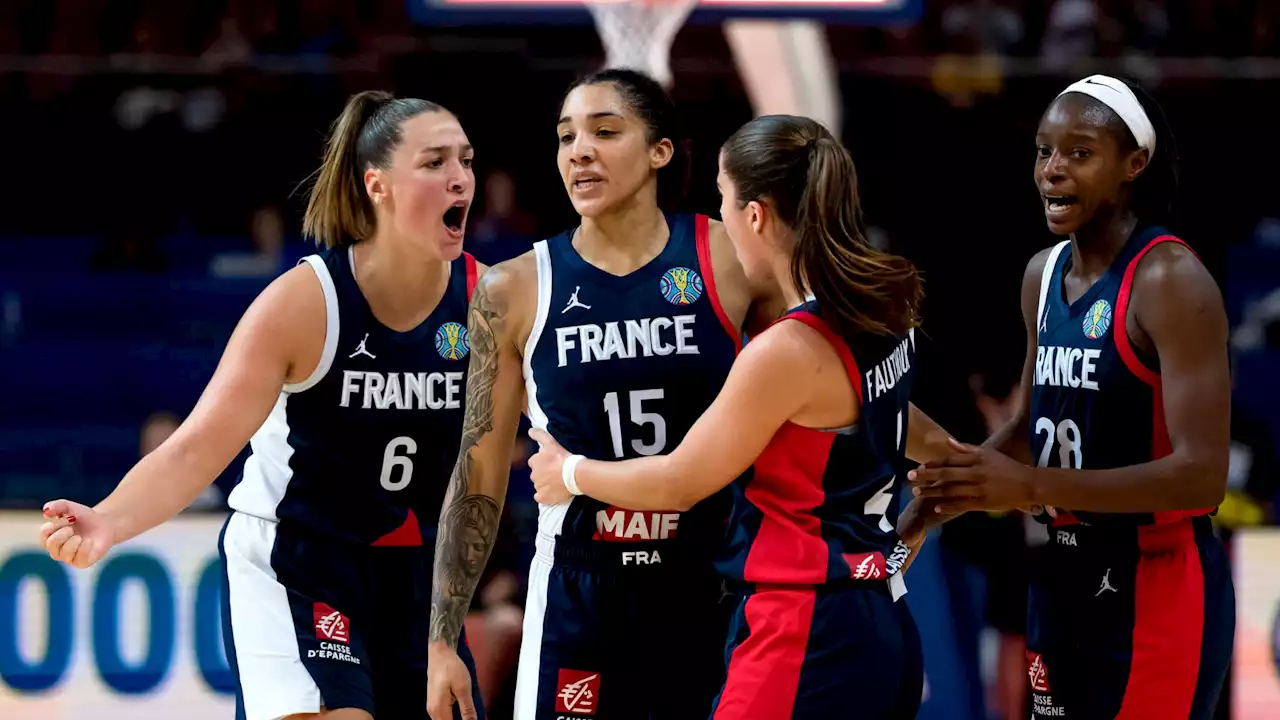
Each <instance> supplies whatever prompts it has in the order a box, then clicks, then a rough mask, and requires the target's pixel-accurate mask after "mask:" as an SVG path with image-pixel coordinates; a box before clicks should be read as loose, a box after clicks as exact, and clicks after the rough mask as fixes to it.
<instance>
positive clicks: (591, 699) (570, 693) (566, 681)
mask: <svg viewBox="0 0 1280 720" xmlns="http://www.w3.org/2000/svg"><path fill="white" fill-rule="evenodd" d="M556 682H557V684H558V685H559V686H560V691H559V692H558V693H556V712H558V713H573V714H574V715H595V714H596V706H597V705H598V704H599V701H600V673H593V672H583V671H582V670H563V669H562V670H561V671H560V675H559V677H558V679H557V680H556Z"/></svg>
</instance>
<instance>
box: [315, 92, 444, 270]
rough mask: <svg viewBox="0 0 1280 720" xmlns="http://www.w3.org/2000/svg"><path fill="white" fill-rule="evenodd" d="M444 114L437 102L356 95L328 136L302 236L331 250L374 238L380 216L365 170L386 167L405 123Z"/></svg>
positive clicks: (378, 93) (384, 95)
mask: <svg viewBox="0 0 1280 720" xmlns="http://www.w3.org/2000/svg"><path fill="white" fill-rule="evenodd" d="M440 111H444V112H447V111H446V110H445V109H444V108H443V107H441V106H440V105H437V104H436V103H433V102H428V101H426V100H419V99H417V98H399V99H397V98H395V97H394V96H393V95H391V93H387V92H383V91H381V90H366V91H364V92H360V93H356V94H355V95H352V96H351V99H349V100H348V101H347V104H346V107H344V108H343V109H342V114H341V115H339V116H338V119H337V120H335V121H334V123H333V126H332V128H331V129H330V131H329V139H328V141H327V142H326V143H325V152H324V160H323V162H321V164H320V170H319V171H318V173H317V175H316V181H315V185H313V186H312V188H311V193H310V197H309V198H308V200H307V211H306V214H305V215H303V218H302V232H303V234H304V235H307V236H309V237H312V238H314V239H315V241H316V243H318V244H320V245H323V246H325V247H327V248H335V247H342V246H344V245H350V244H351V243H354V242H358V241H360V240H365V239H367V238H369V237H372V236H373V232H374V230H375V228H376V227H377V217H376V215H375V214H374V210H373V203H372V202H371V201H370V200H369V195H368V192H366V190H365V187H364V172H365V170H367V169H368V168H370V167H376V168H385V167H386V166H387V163H388V161H389V160H390V159H391V153H392V152H393V151H394V150H395V149H396V147H397V146H398V145H399V144H400V139H401V135H402V133H401V125H403V124H404V121H405V120H408V119H409V118H412V117H415V116H417V115H420V114H422V113H424V112H440Z"/></svg>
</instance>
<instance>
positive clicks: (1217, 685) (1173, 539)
mask: <svg viewBox="0 0 1280 720" xmlns="http://www.w3.org/2000/svg"><path fill="white" fill-rule="evenodd" d="M1049 535H1050V544H1049V545H1048V546H1047V547H1046V549H1045V553H1044V561H1043V563H1042V564H1041V565H1040V566H1038V567H1036V568H1034V572H1033V575H1032V585H1031V593H1030V599H1029V606H1028V618H1027V664H1028V675H1029V677H1030V680H1031V694H1032V711H1033V717H1037V718H1041V717H1067V718H1090V720H1112V719H1115V720H1138V719H1145V718H1152V719H1153V720H1154V719H1155V718H1159V719H1160V720H1182V719H1184V718H1191V719H1192V720H1209V719H1210V718H1211V717H1213V714H1214V708H1215V707H1216V706H1217V704H1218V700H1219V694H1220V692H1221V690H1222V684H1223V681H1224V678H1225V677H1226V674H1227V669H1228V667H1229V666H1230V664H1231V654H1232V645H1233V642H1234V635H1235V590H1234V588H1233V585H1232V582H1231V568H1230V566H1229V565H1228V562H1227V556H1226V552H1225V550H1224V548H1223V547H1222V543H1221V542H1220V541H1219V540H1218V538H1217V537H1216V536H1215V535H1214V533H1213V527H1212V525H1211V523H1210V520H1209V518H1208V517H1203V516H1202V517H1197V518H1194V519H1191V520H1184V521H1180V522H1177V523H1171V524H1166V525H1143V526H1129V527H1114V526H1098V525H1062V526H1055V527H1051V528H1050V529H1049Z"/></svg>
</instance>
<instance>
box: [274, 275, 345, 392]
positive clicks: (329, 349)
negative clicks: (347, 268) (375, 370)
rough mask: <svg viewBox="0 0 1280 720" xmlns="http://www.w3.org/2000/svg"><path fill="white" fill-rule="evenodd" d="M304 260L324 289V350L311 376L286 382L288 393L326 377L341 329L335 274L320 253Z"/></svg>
mask: <svg viewBox="0 0 1280 720" xmlns="http://www.w3.org/2000/svg"><path fill="white" fill-rule="evenodd" d="M302 261H303V262H305V263H307V264H308V265H310V266H311V269H312V270H314V271H315V274H316V279H317V280H319V281H320V289H321V290H322V291H324V319H325V322H324V351H323V352H322V353H321V354H320V364H319V365H316V369H315V370H313V371H312V372H311V376H310V377H308V378H307V379H306V380H303V381H302V382H300V383H292V384H290V383H286V384H285V386H284V391H285V392H287V393H300V392H302V391H304V390H309V389H311V388H313V387H315V385H316V383H318V382H320V381H321V380H323V379H324V376H325V375H327V374H328V373H329V368H330V367H331V366H332V365H333V358H334V357H335V356H336V355H337V354H338V331H339V330H340V329H341V323H340V319H339V317H338V290H337V288H336V287H334V284H333V276H332V275H330V274H329V266H328V265H325V264H324V260H323V259H321V257H320V256H319V255H308V256H306V257H304V258H302Z"/></svg>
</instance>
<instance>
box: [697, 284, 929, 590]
mask: <svg viewBox="0 0 1280 720" xmlns="http://www.w3.org/2000/svg"><path fill="white" fill-rule="evenodd" d="M788 320H793V321H800V322H803V323H805V324H806V325H808V326H809V327H812V328H814V329H815V330H817V331H819V332H820V333H822V335H823V336H824V337H826V339H827V341H828V342H830V343H831V345H832V347H834V348H835V350H836V352H837V353H839V355H840V358H841V360H842V361H843V362H844V365H845V369H846V371H847V372H848V375H849V382H850V383H852V384H853V388H854V390H855V391H856V392H857V395H858V404H859V406H860V408H861V410H860V415H859V419H858V421H857V422H856V423H855V424H853V425H851V426H849V427H847V428H841V429H834V430H817V429H813V428H806V427H801V426H799V425H796V424H794V423H791V422H787V423H784V424H783V426H782V427H781V428H779V429H778V432H777V433H775V434H774V436H773V438H772V439H770V441H769V444H768V446H766V447H765V449H764V452H762V453H761V454H760V457H759V458H757V459H756V461H755V463H754V464H753V465H752V468H751V470H750V471H749V472H748V473H746V474H744V475H743V476H742V477H741V478H739V479H738V480H737V481H735V482H734V484H733V488H734V503H733V519H732V521H731V523H730V527H731V528H732V534H731V536H730V539H729V543H728V546H727V548H726V552H725V553H724V555H723V557H722V559H721V563H720V570H721V573H722V574H724V575H726V576H728V577H730V578H734V579H737V580H740V581H745V582H749V583H767V584H776V585H824V584H827V583H836V582H847V581H849V580H851V579H852V580H879V579H888V578H889V576H891V575H895V576H896V573H897V570H898V569H899V568H900V567H901V564H902V562H903V561H904V560H905V559H906V556H907V548H906V546H905V545H904V544H902V543H901V542H900V541H899V538H898V534H897V532H896V530H895V528H894V525H895V520H896V518H897V515H898V510H899V509H898V507H897V498H898V495H899V491H900V490H901V488H902V484H903V482H905V480H906V470H907V468H906V461H905V459H904V455H903V453H904V450H905V447H906V438H907V418H908V416H909V414H910V413H909V404H910V402H911V386H912V383H913V382H914V377H915V364H916V347H915V331H914V330H912V331H909V332H908V333H906V334H904V335H902V336H898V337H890V336H878V335H865V336H862V337H859V338H856V339H854V340H853V341H852V342H849V341H846V340H845V339H842V338H841V337H840V336H839V335H837V334H836V333H835V331H834V330H832V328H831V327H830V326H829V325H828V324H827V323H826V322H825V321H823V320H822V318H821V317H820V316H819V315H818V311H817V304H816V303H814V302H810V303H808V304H807V305H804V306H802V307H801V308H799V309H798V310H796V311H794V312H792V313H790V314H788V315H786V316H784V317H783V318H782V319H781V320H779V322H783V321H788Z"/></svg>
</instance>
